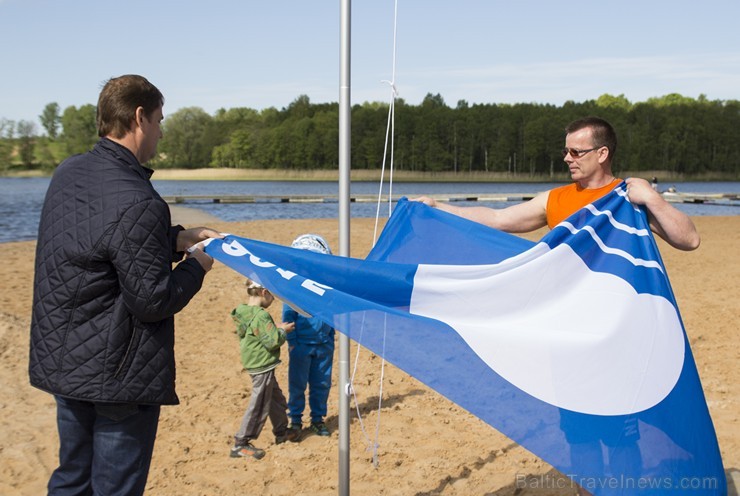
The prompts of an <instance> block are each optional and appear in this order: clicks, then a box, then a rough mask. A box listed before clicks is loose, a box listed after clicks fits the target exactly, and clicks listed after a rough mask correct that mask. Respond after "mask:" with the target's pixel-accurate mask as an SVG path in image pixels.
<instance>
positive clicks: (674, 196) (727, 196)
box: [162, 191, 740, 206]
mask: <svg viewBox="0 0 740 496" xmlns="http://www.w3.org/2000/svg"><path fill="white" fill-rule="evenodd" d="M536 194H537V193H479V194H439V193H438V194H427V195H426V196H428V197H430V198H434V199H435V200H439V201H443V202H463V201H465V202H522V201H527V200H531V199H532V198H534V197H535V195H536ZM662 195H663V198H665V199H666V201H669V202H671V203H697V204H702V203H706V204H709V205H728V206H740V195H739V194H737V193H679V192H671V191H665V192H663V193H662ZM403 196H409V197H416V196H417V195H413V196H412V195H393V197H392V201H398V200H399V199H400V198H401V197H403ZM162 198H164V200H165V201H166V202H167V203H174V204H182V203H338V202H339V196H338V195H290V194H286V195H218V194H216V195H165V196H163V197H162ZM349 201H350V202H351V203H375V202H377V201H378V196H377V195H350V199H349ZM381 201H385V202H387V201H388V197H387V195H384V196H382V197H381Z"/></svg>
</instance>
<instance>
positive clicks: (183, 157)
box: [159, 107, 213, 167]
mask: <svg viewBox="0 0 740 496" xmlns="http://www.w3.org/2000/svg"><path fill="white" fill-rule="evenodd" d="M212 121H213V118H212V117H211V116H210V115H208V113H206V112H205V111H204V110H203V109H202V108H200V107H186V108H182V109H180V110H178V111H177V112H175V113H174V114H171V115H170V116H169V117H167V119H165V121H164V123H163V124H162V132H163V135H164V136H163V138H162V141H161V142H160V144H159V151H160V154H161V155H162V158H161V159H160V160H161V161H162V163H164V164H166V165H169V166H172V167H205V166H207V165H209V164H210V162H211V152H212V150H213V146H207V143H206V140H205V138H204V137H205V136H206V131H207V129H208V127H209V125H210V124H211V122H212Z"/></svg>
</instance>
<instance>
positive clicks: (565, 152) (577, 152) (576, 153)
mask: <svg viewBox="0 0 740 496" xmlns="http://www.w3.org/2000/svg"><path fill="white" fill-rule="evenodd" d="M599 148H601V147H600V146H597V147H596V148H589V149H588V150H578V149H576V148H563V158H565V157H567V156H568V154H570V156H571V157H573V158H581V157H583V156H584V155H585V154H587V153H588V152H592V151H594V150H598V149H599Z"/></svg>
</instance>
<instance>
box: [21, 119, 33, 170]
mask: <svg viewBox="0 0 740 496" xmlns="http://www.w3.org/2000/svg"><path fill="white" fill-rule="evenodd" d="M16 132H17V134H18V155H19V156H20V158H21V162H22V163H23V165H24V166H26V167H30V166H31V165H33V153H34V144H35V143H34V140H35V138H36V124H34V123H33V122H31V121H23V120H21V121H18V126H17V128H16Z"/></svg>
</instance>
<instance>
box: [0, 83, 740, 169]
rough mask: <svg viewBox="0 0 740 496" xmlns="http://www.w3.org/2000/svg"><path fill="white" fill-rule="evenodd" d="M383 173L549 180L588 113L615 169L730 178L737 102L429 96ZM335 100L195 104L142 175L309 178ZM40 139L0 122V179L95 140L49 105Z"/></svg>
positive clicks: (328, 138) (361, 153) (363, 139)
mask: <svg viewBox="0 0 740 496" xmlns="http://www.w3.org/2000/svg"><path fill="white" fill-rule="evenodd" d="M394 107H395V125H394V128H393V130H394V138H395V142H394V146H393V154H394V162H393V167H394V169H395V170H403V171H418V172H446V173H449V172H452V173H458V172H476V173H480V172H506V173H511V174H515V175H518V176H523V175H531V176H552V175H553V174H554V173H561V172H563V170H564V169H563V167H564V166H563V162H562V154H561V151H560V150H561V149H562V147H563V144H564V127H565V126H566V125H567V124H568V123H569V122H570V121H572V120H574V119H578V118H581V117H585V116H589V115H596V116H599V117H602V118H604V119H606V120H608V121H609V122H611V123H612V124H613V125H614V127H615V128H616V130H617V134H618V137H619V145H618V148H617V153H616V156H615V170H616V171H617V172H618V173H621V172H628V171H643V170H661V171H668V172H670V173H672V174H675V175H682V176H686V177H701V176H712V177H722V178H724V179H734V180H737V177H738V176H739V175H740V101H737V100H726V101H719V100H714V101H710V100H708V99H707V98H706V97H704V96H703V95H702V96H700V97H699V98H698V99H694V98H689V97H685V96H682V95H679V94H669V95H665V96H663V97H658V98H651V99H649V100H647V101H645V102H640V103H631V102H629V101H628V100H627V99H626V98H625V97H624V96H623V95H620V96H612V95H602V96H601V97H599V98H598V99H596V100H589V101H585V102H582V103H576V102H566V103H565V104H564V105H562V106H555V105H543V104H536V103H520V104H475V105H470V104H468V103H467V102H466V101H464V100H461V101H459V102H458V103H457V105H456V106H454V107H450V106H448V105H447V104H446V103H445V101H444V100H443V98H442V97H441V96H440V95H439V94H437V95H433V94H428V95H427V96H426V97H425V98H424V101H423V102H421V104H419V105H409V104H407V103H405V102H404V101H403V100H402V99H399V100H396V101H395V104H394ZM388 109H389V104H388V103H377V102H376V103H363V104H357V105H354V106H353V108H352V131H351V140H352V150H351V166H352V169H353V170H354V169H379V168H380V167H381V166H382V165H383V158H384V154H389V153H390V148H389V149H388V150H386V148H385V139H386V126H387V123H388V118H389V112H388ZM338 114H339V105H338V104H337V103H323V104H313V103H311V102H310V101H309V98H308V97H307V96H305V95H301V96H299V97H298V98H296V99H295V100H294V101H293V102H292V103H291V104H290V105H289V106H288V107H286V108H283V109H281V110H278V109H276V108H268V109H264V110H261V111H258V110H253V109H250V108H232V109H220V110H218V111H217V112H215V114H214V115H210V114H208V113H207V112H205V111H204V110H203V109H201V108H199V107H187V108H182V109H179V110H177V111H175V112H173V113H172V114H167V106H166V103H165V116H166V118H165V120H164V122H163V131H164V138H163V139H162V140H161V141H160V144H159V148H158V152H159V155H158V157H157V158H156V159H154V160H153V161H152V162H150V164H149V165H151V166H152V167H153V168H202V167H233V168H245V169H278V170H293V171H296V170H312V169H336V168H337V167H338V162H339V157H338V140H339V130H338ZM39 119H40V122H41V124H42V126H43V128H44V131H45V133H43V134H38V132H37V129H36V125H35V124H33V123H31V122H28V121H19V122H17V123H16V122H13V121H10V120H8V119H4V118H0V173H2V172H3V171H5V172H11V171H22V170H28V169H45V170H50V169H53V168H54V167H55V166H56V165H57V164H59V162H61V161H62V160H63V159H64V158H66V157H67V156H69V155H71V154H75V153H81V152H84V151H87V150H89V149H90V148H91V147H92V146H93V145H94V143H95V142H96V141H97V133H96V126H95V106H94V105H89V104H88V105H83V106H81V107H79V108H77V107H74V106H70V107H67V108H66V109H64V111H63V112H62V111H61V109H60V108H59V105H58V104H56V103H49V104H48V105H47V106H46V107H45V108H44V109H43V112H42V114H41V115H40V116H39Z"/></svg>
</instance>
